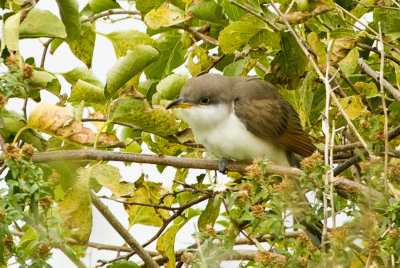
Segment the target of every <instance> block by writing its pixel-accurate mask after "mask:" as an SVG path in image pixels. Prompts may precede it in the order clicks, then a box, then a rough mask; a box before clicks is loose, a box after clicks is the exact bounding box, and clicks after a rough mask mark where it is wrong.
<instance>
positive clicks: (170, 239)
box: [156, 213, 195, 267]
mask: <svg viewBox="0 0 400 268" xmlns="http://www.w3.org/2000/svg"><path fill="white" fill-rule="evenodd" d="M188 214H189V215H188V217H187V218H186V219H185V218H183V217H178V218H177V219H176V220H175V221H174V224H173V225H172V226H171V227H169V228H168V229H167V231H165V232H164V233H163V234H162V235H161V236H160V237H159V238H158V240H157V246H156V249H157V251H158V252H159V253H160V254H161V255H163V256H164V257H167V258H168V263H167V264H166V266H165V267H175V261H176V259H175V249H174V245H175V238H176V234H177V233H178V231H179V230H180V229H181V228H182V226H184V225H185V224H186V223H187V222H188V221H189V219H191V218H192V217H193V216H195V214H194V213H193V214H191V215H190V213H188Z"/></svg>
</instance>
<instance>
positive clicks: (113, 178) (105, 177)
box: [90, 164, 136, 197]
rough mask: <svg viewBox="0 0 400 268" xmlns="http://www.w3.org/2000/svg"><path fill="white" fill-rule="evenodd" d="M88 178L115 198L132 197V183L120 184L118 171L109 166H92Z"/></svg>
mask: <svg viewBox="0 0 400 268" xmlns="http://www.w3.org/2000/svg"><path fill="white" fill-rule="evenodd" d="M90 177H91V178H92V179H95V180H96V181H97V182H98V183H100V184H101V185H103V186H105V187H107V188H108V189H110V190H111V191H112V193H113V194H114V195H116V196H117V197H120V196H124V195H132V196H133V195H134V193H135V190H136V189H135V185H134V184H133V183H128V182H121V175H120V174H119V169H118V168H116V167H113V166H110V165H106V164H99V165H96V166H93V167H92V168H91V171H90Z"/></svg>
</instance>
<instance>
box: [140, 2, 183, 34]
mask: <svg viewBox="0 0 400 268" xmlns="http://www.w3.org/2000/svg"><path fill="white" fill-rule="evenodd" d="M188 19H190V16H187V15H186V16H185V15H184V14H181V13H180V12H178V11H174V10H171V9H170V8H169V7H168V6H165V5H162V6H160V7H159V8H158V9H153V10H151V11H150V12H148V13H147V14H146V16H144V22H145V23H146V24H147V25H148V26H149V27H150V28H153V29H158V28H161V27H168V26H172V25H176V24H179V23H181V22H184V21H186V20H188Z"/></svg>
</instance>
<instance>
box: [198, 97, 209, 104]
mask: <svg viewBox="0 0 400 268" xmlns="http://www.w3.org/2000/svg"><path fill="white" fill-rule="evenodd" d="M209 102H210V98H209V97H204V98H201V99H200V104H207V103H209Z"/></svg>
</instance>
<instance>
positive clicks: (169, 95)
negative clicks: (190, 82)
mask: <svg viewBox="0 0 400 268" xmlns="http://www.w3.org/2000/svg"><path fill="white" fill-rule="evenodd" d="M188 78H189V77H188V76H187V75H185V74H171V75H169V76H167V77H165V78H164V79H163V80H161V81H160V82H159V83H158V84H157V87H156V90H157V92H158V93H160V95H161V97H162V98H164V99H167V100H173V99H175V98H176V97H178V96H179V93H180V92H181V89H182V87H183V86H184V85H185V84H186V81H187V79H188Z"/></svg>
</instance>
